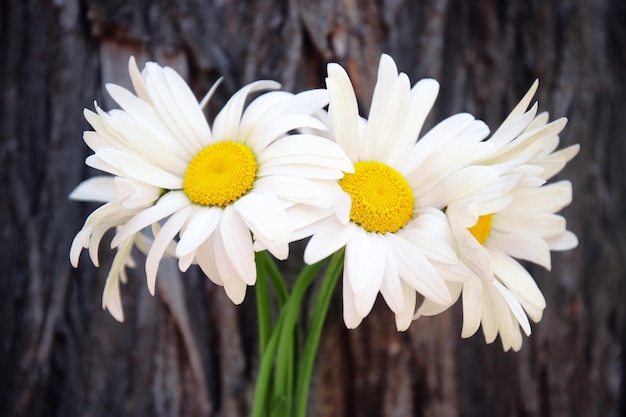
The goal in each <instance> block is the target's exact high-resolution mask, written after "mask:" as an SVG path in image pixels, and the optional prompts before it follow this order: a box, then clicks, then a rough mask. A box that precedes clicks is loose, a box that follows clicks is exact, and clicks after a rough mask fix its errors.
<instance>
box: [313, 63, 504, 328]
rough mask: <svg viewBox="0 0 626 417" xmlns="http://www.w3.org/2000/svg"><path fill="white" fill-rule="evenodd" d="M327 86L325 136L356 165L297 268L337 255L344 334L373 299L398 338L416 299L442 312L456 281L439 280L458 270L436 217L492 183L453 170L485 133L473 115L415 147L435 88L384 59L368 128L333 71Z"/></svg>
mask: <svg viewBox="0 0 626 417" xmlns="http://www.w3.org/2000/svg"><path fill="white" fill-rule="evenodd" d="M326 85H327V88H328V91H329V95H330V105H329V110H328V116H329V122H328V123H329V129H330V135H331V138H332V139H334V140H335V141H336V142H337V143H338V144H339V145H341V147H342V148H343V149H344V150H345V151H346V153H347V154H348V157H349V158H350V159H351V160H352V161H353V162H354V165H355V173H354V174H346V176H344V178H343V179H342V180H341V181H340V182H339V184H340V185H341V188H342V189H343V192H342V193H341V194H340V195H339V196H338V197H337V201H338V204H337V205H336V206H335V210H336V215H331V216H329V217H328V218H326V219H325V222H324V223H323V224H321V225H320V226H319V227H318V230H317V231H316V232H315V234H314V235H313V237H312V238H311V240H310V242H309V244H308V245H307V248H306V250H305V255H304V256H305V261H306V262H307V263H309V264H310V263H314V262H317V261H318V260H320V259H323V258H325V257H326V256H328V255H330V254H332V253H333V252H335V251H337V250H339V249H340V248H342V247H344V246H345V261H344V272H343V308H344V321H345V323H346V325H347V327H349V328H354V327H356V326H358V325H359V323H360V322H361V321H362V319H363V318H364V317H365V316H367V314H369V312H370V310H371V308H372V306H373V304H374V302H375V300H376V298H377V295H378V293H379V292H380V293H381V294H382V295H383V297H384V299H385V301H386V302H387V304H388V305H389V307H390V309H391V310H392V311H393V312H394V313H395V317H396V326H397V328H398V329H399V330H405V329H407V328H408V326H409V324H410V323H411V320H412V318H413V314H414V312H415V305H416V291H417V292H419V293H420V294H422V295H423V296H424V297H426V298H427V299H431V300H433V301H435V302H439V303H448V302H450V301H451V296H450V293H449V291H448V288H447V286H446V284H445V282H444V278H452V279H462V277H456V276H455V275H454V274H448V273H447V271H448V270H449V269H451V268H448V267H452V266H454V264H455V263H457V262H458V260H457V257H456V255H455V253H454V250H453V240H452V234H451V231H450V229H449V226H448V222H447V219H446V217H445V215H444V213H443V212H442V210H441V209H442V208H444V207H445V206H446V205H448V203H449V201H451V200H454V199H456V198H458V196H459V193H461V194H462V193H464V192H465V191H464V188H465V187H466V186H467V185H468V184H471V183H472V182H473V183H477V184H483V183H489V182H492V181H493V180H495V179H497V173H496V172H495V171H494V170H493V169H491V168H488V167H472V169H470V170H463V169H460V168H463V167H465V166H467V165H468V164H469V162H470V161H471V160H473V159H476V158H478V157H479V156H480V155H483V154H484V152H486V147H485V144H484V143H481V141H482V140H483V139H484V138H485V136H487V134H488V129H487V127H486V126H485V124H484V123H482V122H480V121H476V120H474V118H473V117H472V116H471V115H469V114H458V115H456V116H453V117H450V118H449V119H447V120H445V121H443V122H442V123H440V124H439V125H437V126H436V127H435V128H433V129H432V130H431V131H430V132H428V133H427V134H426V135H424V136H423V137H422V138H421V139H420V140H419V141H417V139H418V137H419V135H420V131H421V129H422V125H423V123H424V120H425V119H426V116H427V115H428V113H429V111H430V109H431V107H432V105H433V103H434V101H435V99H436V97H437V94H438V91H439V84H438V83H437V82H436V81H435V80H432V79H424V80H421V81H419V82H418V83H417V84H415V86H414V87H413V88H411V85H410V81H409V78H408V77H407V75H406V74H404V73H400V74H398V70H397V68H396V65H395V63H394V61H393V59H392V58H391V57H389V56H387V55H382V57H381V60H380V66H379V70H378V80H377V83H376V87H375V90H374V96H373V99H372V106H371V109H370V112H369V120H365V119H363V118H361V117H359V114H358V108H357V101H356V97H355V93H354V90H353V88H352V84H351V82H350V79H349V77H348V75H347V73H346V72H345V71H344V69H343V68H341V66H339V65H337V64H330V65H328V78H327V79H326ZM416 141H417V142H416ZM442 271H444V274H445V275H446V276H445V277H442Z"/></svg>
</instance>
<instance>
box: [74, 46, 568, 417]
mask: <svg viewBox="0 0 626 417" xmlns="http://www.w3.org/2000/svg"><path fill="white" fill-rule="evenodd" d="M327 71H328V74H327V78H326V88H325V89H317V90H309V91H303V92H300V93H297V94H293V93H290V92H286V91H281V90H280V85H279V84H278V83H276V82H274V81H256V82H253V83H251V84H248V85H246V86H245V87H243V88H241V89H240V90H239V91H237V92H236V93H235V94H234V95H233V96H232V97H231V98H230V99H229V100H228V102H227V103H226V104H225V105H224V107H223V108H222V109H221V111H220V112H219V113H218V114H217V116H216V117H215V118H214V120H212V121H211V122H209V121H208V120H207V117H206V116H205V115H204V112H203V108H204V107H205V106H206V104H207V103H208V102H209V101H210V100H211V97H212V95H213V93H214V91H215V89H216V88H217V87H218V85H219V82H217V83H216V84H215V85H214V86H213V87H212V88H211V89H210V90H209V92H208V93H207V94H206V96H205V97H204V98H203V99H202V100H201V101H198V100H197V99H196V97H195V96H194V94H193V93H192V91H191V89H190V88H189V86H188V85H187V84H186V83H185V81H184V80H183V79H182V78H181V77H180V76H179V75H178V74H177V73H176V72H175V71H174V70H172V69H171V68H167V67H165V68H163V67H161V66H159V65H158V64H156V63H152V62H150V63H147V64H146V65H145V68H144V69H143V70H142V71H140V70H139V69H138V67H137V65H136V63H135V61H134V60H133V59H132V58H131V59H130V63H129V72H130V78H131V80H132V84H133V88H134V90H135V92H134V93H133V92H131V91H128V90H127V89H125V88H122V87H120V86H117V85H113V84H108V85H107V90H108V92H109V94H110V95H111V96H112V97H113V99H114V100H115V101H116V102H117V103H118V104H119V106H120V107H121V109H115V110H110V111H108V112H106V111H104V110H102V109H101V108H100V107H98V105H97V104H96V105H95V111H91V110H85V113H84V115H85V118H86V119H87V121H88V122H89V123H90V124H91V126H92V127H93V130H90V131H86V132H85V133H84V140H85V143H86V144H87V145H88V146H89V147H90V148H91V149H92V150H93V152H94V153H93V154H92V155H90V156H89V157H88V158H87V160H86V163H87V165H89V166H91V167H93V168H96V169H98V170H101V171H103V172H106V173H108V174H110V175H106V176H98V177H93V178H90V179H88V180H86V181H84V182H83V183H81V184H80V185H79V186H78V187H77V188H76V189H75V190H74V192H73V193H72V194H71V198H74V199H76V200H84V201H97V202H102V203H104V204H103V205H102V206H100V207H99V208H98V209H97V210H95V211H94V212H93V213H92V214H91V215H90V216H89V217H88V218H87V220H86V221H85V224H84V226H83V228H82V229H81V230H80V231H79V232H78V234H77V235H76V237H75V238H74V241H73V242H72V247H71V249H70V258H71V262H72V264H73V265H74V266H76V265H77V264H78V261H79V257H80V253H81V252H82V249H83V248H87V249H88V251H89V255H90V257H91V260H92V262H93V263H94V265H96V266H98V256H97V254H98V247H99V245H100V242H101V239H102V237H103V235H104V233H105V232H106V231H107V230H109V229H111V228H114V229H115V235H114V237H113V240H112V242H111V246H112V248H114V249H115V250H116V255H115V257H114V259H113V263H112V265H111V269H110V272H109V274H108V277H107V280H106V284H105V287H104V293H103V297H102V306H103V308H105V309H108V310H109V311H110V313H111V314H112V315H113V317H115V318H116V319H117V320H119V321H123V320H124V312H123V309H122V301H121V294H120V283H124V282H126V280H127V276H126V268H127V267H132V266H134V261H133V258H132V257H131V252H132V250H133V248H134V247H137V248H138V249H139V250H140V251H142V252H144V253H145V254H146V262H145V272H146V277H147V284H148V290H149V291H150V292H151V293H152V294H154V292H155V282H156V278H157V271H158V266H159V263H160V261H161V259H162V258H163V257H164V256H173V257H175V258H176V259H177V260H178V266H179V268H180V270H181V271H186V270H187V269H188V268H189V267H190V266H191V265H192V264H197V265H199V267H200V268H201V269H202V271H203V272H204V273H205V274H206V276H207V277H208V278H209V279H210V280H211V281H213V282H214V283H215V284H217V285H219V286H222V287H224V290H225V291H226V295H227V296H228V297H229V298H230V299H231V300H232V301H233V303H235V304H240V303H241V302H242V301H243V299H244V297H245V294H246V290H247V288H248V286H255V293H256V301H257V309H258V321H259V354H260V357H261V361H260V369H259V372H258V381H257V386H256V395H255V400H254V409H253V414H254V415H255V416H261V415H288V414H293V415H297V416H304V415H305V413H306V403H307V397H308V388H309V381H310V376H311V373H312V370H313V365H314V360H315V354H316V351H317V346H318V343H319V338H320V335H321V331H322V327H323V323H324V320H325V318H326V312H327V310H328V305H329V303H330V299H331V296H332V294H333V293H334V291H335V288H336V286H337V284H338V282H339V280H340V278H341V292H342V297H343V320H344V322H345V325H346V326H347V327H348V328H355V327H357V326H358V325H359V324H360V323H361V321H362V320H363V319H365V318H366V316H367V315H368V314H369V312H370V311H371V309H372V307H373V305H374V302H375V301H376V299H377V297H378V294H379V293H380V294H381V295H382V297H383V299H384V301H385V303H386V304H387V305H388V306H389V309H390V310H391V312H392V313H393V314H394V316H395V323H396V326H397V329H398V330H399V331H403V330H406V329H407V328H408V327H409V326H410V325H411V323H412V321H413V320H416V319H417V318H419V317H420V316H430V315H435V314H438V313H440V312H442V311H444V310H446V309H447V308H449V307H450V306H452V305H453V304H455V303H456V302H457V301H458V300H459V298H461V302H462V309H463V326H462V334H461V336H462V337H469V336H471V335H473V334H474V333H476V332H477V331H478V328H479V327H482V331H483V333H484V337H485V340H486V342H487V343H491V342H493V341H494V340H495V339H496V337H497V336H498V335H499V336H500V340H501V342H502V346H503V348H504V349H505V350H509V349H513V350H519V349H520V348H521V346H522V331H523V333H524V334H526V335H530V333H531V327H530V320H532V321H534V322H538V321H539V320H541V316H542V313H543V310H544V308H545V307H546V301H545V299H544V297H543V295H542V293H541V290H540V289H539V288H538V286H537V284H536V283H535V281H534V279H533V277H532V276H531V275H530V274H529V273H528V271H527V270H526V269H525V268H524V267H523V266H522V265H521V264H520V263H519V262H518V260H524V261H530V262H534V263H536V264H539V265H542V266H543V267H545V268H547V269H550V251H552V250H567V249H571V248H574V247H575V246H576V245H577V244H578V242H577V239H576V236H575V235H574V234H573V233H571V232H570V231H568V230H567V228H566V221H565V218H564V217H562V216H560V215H558V214H556V213H557V212H558V211H560V210H561V209H562V208H563V207H565V206H567V205H568V204H569V203H570V202H571V201H572V186H571V183H570V182H569V181H556V182H548V181H549V180H550V179H551V178H552V177H553V176H554V175H556V174H557V173H558V172H560V171H561V170H562V169H563V167H564V166H565V164H566V163H567V162H568V161H570V160H571V159H572V158H573V157H574V156H575V155H576V154H577V152H578V150H579V146H578V145H573V146H570V147H567V148H564V149H561V150H557V148H558V145H559V133H560V132H561V130H562V129H563V128H564V127H565V125H566V122H567V120H566V119H564V118H561V119H558V120H555V121H552V122H550V121H549V117H548V114H547V113H539V114H537V104H536V103H535V104H533V105H532V106H531V101H532V98H533V96H534V94H535V91H536V89H537V86H538V83H537V82H535V83H534V84H533V85H532V87H531V88H530V90H529V91H528V93H526V95H525V96H524V97H523V98H522V99H521V101H520V102H519V104H518V105H517V106H516V107H515V108H514V109H513V110H512V112H511V113H510V115H509V116H508V117H507V118H506V120H504V122H503V123H502V124H501V125H500V126H499V127H498V128H497V129H496V130H495V132H493V133H490V129H489V128H488V127H487V125H486V124H485V123H483V122H482V121H480V120H476V119H475V118H474V117H473V116H472V115H471V114H469V113H459V114H455V115H452V116H450V117H448V118H447V119H445V120H443V121H441V122H440V123H438V124H436V125H435V126H434V127H433V128H432V129H431V130H430V131H428V132H422V127H423V124H424V121H425V119H426V117H427V115H428V113H429V112H430V110H431V108H432V106H433V104H434V102H435V99H436V97H437V94H438V91H439V84H438V83H437V81H435V80H433V79H423V80H420V81H419V82H417V83H416V84H415V85H413V86H411V82H410V80H409V78H408V76H407V75H406V74H404V73H398V70H397V68H396V65H395V63H394V61H393V59H392V58H391V57H389V56H388V55H382V56H381V59H380V65H379V68H378V80H377V83H376V87H375V89H374V93H373V97H372V101H371V102H372V104H371V108H370V110H369V114H368V118H367V119H366V118H364V117H363V116H361V115H359V110H358V103H357V99H356V96H355V93H354V89H353V87H352V84H351V82H350V78H349V76H348V74H347V73H346V71H345V70H344V69H343V68H342V67H341V66H340V65H338V64H335V63H331V64H329V65H328V69H327ZM302 239H308V242H307V244H306V249H305V252H304V259H303V262H302V265H303V268H302V272H301V273H300V274H299V275H298V277H297V278H296V279H295V280H293V282H290V283H289V285H288V283H287V281H286V280H285V279H284V278H283V276H282V275H281V273H280V271H279V269H278V268H277V267H276V264H275V262H274V259H279V260H284V259H287V257H288V256H289V244H290V243H291V242H294V241H297V240H302ZM316 280H319V281H320V283H319V285H318V290H317V291H315V293H314V294H315V300H313V306H314V309H313V312H312V315H311V317H310V321H309V323H308V324H307V326H306V338H305V342H304V343H303V344H302V345H301V346H299V345H298V344H297V343H295V338H296V327H297V326H298V325H299V324H300V320H299V309H300V306H301V304H302V300H303V299H304V297H313V296H312V295H311V294H310V293H311V291H309V288H310V287H311V285H312V283H313V282H314V281H316ZM270 289H272V290H273V291H274V296H270ZM271 300H275V302H276V303H277V304H278V305H277V306H275V307H274V309H275V310H276V311H278V314H276V315H274V317H272V306H270V302H271ZM529 319H530V320H529Z"/></svg>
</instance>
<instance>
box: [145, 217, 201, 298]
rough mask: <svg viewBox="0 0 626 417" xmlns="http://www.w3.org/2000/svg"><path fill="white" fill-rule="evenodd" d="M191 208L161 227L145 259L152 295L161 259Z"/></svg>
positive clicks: (171, 218)
mask: <svg viewBox="0 0 626 417" xmlns="http://www.w3.org/2000/svg"><path fill="white" fill-rule="evenodd" d="M192 209H193V207H191V206H188V207H185V208H183V209H181V210H180V211H177V212H176V213H174V214H173V215H172V216H171V217H170V218H169V219H167V221H166V222H165V224H164V225H163V227H162V228H161V230H160V231H159V234H158V235H156V236H155V238H154V243H152V247H151V248H150V251H149V252H148V256H147V257H146V279H147V281H148V290H149V291H150V294H152V295H154V290H155V286H156V275H157V271H158V269H159V263H160V262H161V258H162V257H163V254H164V253H165V250H166V249H167V246H168V245H169V244H170V242H171V241H172V239H174V236H176V234H177V233H178V232H179V231H180V228H181V227H182V226H183V224H185V222H186V221H187V218H188V217H189V215H190V214H191V211H192Z"/></svg>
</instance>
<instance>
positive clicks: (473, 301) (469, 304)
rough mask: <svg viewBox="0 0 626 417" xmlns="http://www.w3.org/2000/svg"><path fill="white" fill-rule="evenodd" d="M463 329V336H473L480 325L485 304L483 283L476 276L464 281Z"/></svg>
mask: <svg viewBox="0 0 626 417" xmlns="http://www.w3.org/2000/svg"><path fill="white" fill-rule="evenodd" d="M462 297H463V329H462V331H461V337H462V338H468V337H470V336H472V335H473V334H474V333H476V331H478V328H479V327H480V318H481V316H482V305H483V284H482V282H481V280H480V279H478V278H474V279H470V280H469V281H467V282H464V283H463V293H462Z"/></svg>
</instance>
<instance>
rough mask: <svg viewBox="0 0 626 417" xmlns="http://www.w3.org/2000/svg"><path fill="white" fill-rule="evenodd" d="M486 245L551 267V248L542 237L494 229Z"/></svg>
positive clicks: (547, 267) (548, 267) (548, 268)
mask: <svg viewBox="0 0 626 417" xmlns="http://www.w3.org/2000/svg"><path fill="white" fill-rule="evenodd" d="M485 245H486V246H487V247H488V248H494V249H497V250H498V251H502V252H504V253H506V254H508V255H511V256H513V257H515V258H518V259H524V260H526V261H530V262H534V263H536V264H538V265H541V266H543V267H544V268H546V269H547V270H550V269H551V259H550V248H549V247H548V244H547V243H546V241H545V240H543V239H541V238H540V237H536V236H531V235H528V234H523V233H515V234H511V233H500V232H498V231H497V230H494V229H492V230H491V235H490V236H489V238H487V241H486V242H485ZM492 262H493V259H492Z"/></svg>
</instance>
